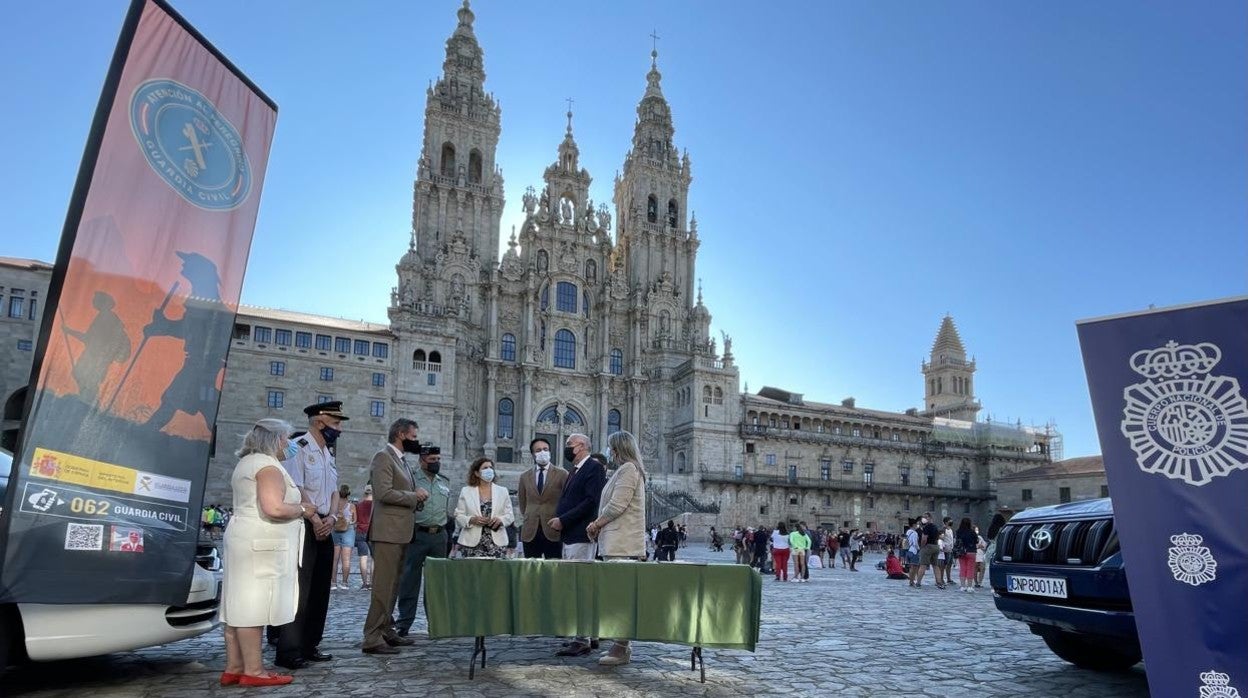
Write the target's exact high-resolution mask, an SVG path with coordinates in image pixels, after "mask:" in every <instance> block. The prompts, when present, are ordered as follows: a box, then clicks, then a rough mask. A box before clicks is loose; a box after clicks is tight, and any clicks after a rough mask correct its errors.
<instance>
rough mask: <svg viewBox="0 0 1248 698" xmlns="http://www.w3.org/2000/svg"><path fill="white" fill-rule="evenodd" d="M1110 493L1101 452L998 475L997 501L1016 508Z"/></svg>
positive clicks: (1095, 496) (1091, 497)
mask: <svg viewBox="0 0 1248 698" xmlns="http://www.w3.org/2000/svg"><path fill="white" fill-rule="evenodd" d="M1108 496H1109V480H1108V479H1106V477H1105V461H1104V460H1103V459H1102V457H1101V456H1084V457H1082V458H1068V459H1066V460H1062V461H1057V462H1054V463H1046V464H1044V465H1041V466H1037V467H1034V468H1028V469H1027V470H1022V471H1019V472H1017V473H1013V474H1010V475H1006V476H1004V477H1000V478H997V503H998V504H999V505H1000V506H1002V507H1006V508H1008V509H1010V510H1012V511H1022V510H1023V509H1031V508H1033V507H1044V506H1049V505H1051V504H1065V503H1066V502H1078V501H1081V500H1086V499H1096V498H1098V497H1108Z"/></svg>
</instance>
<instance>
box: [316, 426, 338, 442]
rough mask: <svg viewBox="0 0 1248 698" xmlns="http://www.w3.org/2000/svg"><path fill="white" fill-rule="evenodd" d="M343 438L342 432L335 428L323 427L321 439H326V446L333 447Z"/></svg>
mask: <svg viewBox="0 0 1248 698" xmlns="http://www.w3.org/2000/svg"><path fill="white" fill-rule="evenodd" d="M339 436H342V432H341V431H338V430H337V429H335V428H333V427H321V438H322V439H325V445H326V446H333V445H334V444H336V443H338V437H339Z"/></svg>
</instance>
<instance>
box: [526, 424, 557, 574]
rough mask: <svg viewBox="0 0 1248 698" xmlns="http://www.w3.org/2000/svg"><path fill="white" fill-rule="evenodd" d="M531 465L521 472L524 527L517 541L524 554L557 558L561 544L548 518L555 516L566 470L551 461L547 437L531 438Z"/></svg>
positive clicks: (550, 558)
mask: <svg viewBox="0 0 1248 698" xmlns="http://www.w3.org/2000/svg"><path fill="white" fill-rule="evenodd" d="M529 452H530V453H532V454H533V463H534V466H533V468H532V469H530V470H526V471H524V473H522V474H521V475H520V486H519V497H520V511H521V513H522V514H523V516H524V526H523V527H522V528H521V529H520V540H521V541H523V542H524V556H525V557H542V558H546V559H547V560H558V559H560V558H561V557H563V544H562V543H561V542H560V534H559V531H556V530H555V529H553V528H551V526H550V519H551V518H553V517H554V516H555V513H556V510H557V507H558V504H559V499H560V497H561V496H562V495H563V487H564V484H565V483H566V482H567V480H568V471H566V470H564V469H563V468H557V467H555V466H554V465H553V464H552V463H551V458H550V455H551V454H550V443H549V442H547V441H546V439H540V438H539V439H533V441H532V442H530V443H529Z"/></svg>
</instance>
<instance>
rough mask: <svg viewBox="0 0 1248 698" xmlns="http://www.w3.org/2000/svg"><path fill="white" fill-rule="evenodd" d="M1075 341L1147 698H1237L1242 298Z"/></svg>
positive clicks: (1244, 405) (1243, 574)
mask: <svg viewBox="0 0 1248 698" xmlns="http://www.w3.org/2000/svg"><path fill="white" fill-rule="evenodd" d="M1078 328H1079V342H1080V344H1081V346H1082V349H1083V363H1084V368H1085V369H1086V371H1087V376H1088V387H1089V389H1090V391H1091V396H1092V407H1093V411H1094V412H1095V416H1096V428H1097V432H1098V434H1099V436H1100V442H1101V450H1102V452H1103V454H1104V458H1105V472H1106V475H1107V476H1108V478H1109V491H1110V495H1111V496H1112V498H1113V504H1114V527H1115V530H1116V531H1117V532H1118V537H1119V540H1120V542H1121V545H1122V557H1123V562H1124V564H1125V566H1126V570H1127V581H1128V583H1129V585H1130V587H1131V605H1132V607H1133V608H1134V610H1135V621H1136V627H1137V628H1138V630H1139V636H1140V644H1141V646H1142V648H1143V650H1144V665H1145V668H1146V670H1147V673H1148V684H1149V690H1150V691H1151V693H1152V694H1153V695H1154V696H1200V698H1215V697H1229V696H1237V695H1240V694H1241V693H1243V694H1248V526H1246V525H1245V522H1244V516H1243V512H1244V510H1245V505H1248V401H1246V400H1245V388H1246V387H1248V298H1237V299H1231V300H1225V301H1216V302H1210V303H1205V304H1200V305H1193V306H1185V307H1178V308H1169V309H1160V310H1150V311H1148V312H1142V313H1137V314H1133V315H1124V316H1119V317H1112V318H1103V319H1095V320H1085V321H1083V322H1080V323H1079V325H1078Z"/></svg>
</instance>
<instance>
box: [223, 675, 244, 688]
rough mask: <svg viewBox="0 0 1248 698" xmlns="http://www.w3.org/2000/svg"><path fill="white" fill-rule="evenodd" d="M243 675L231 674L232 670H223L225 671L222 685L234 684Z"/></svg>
mask: <svg viewBox="0 0 1248 698" xmlns="http://www.w3.org/2000/svg"><path fill="white" fill-rule="evenodd" d="M241 676H242V674H231V673H230V672H228V671H223V672H221V685H222V686H233V685H234V684H236V683H238V679H239V678H240V677H241Z"/></svg>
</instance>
